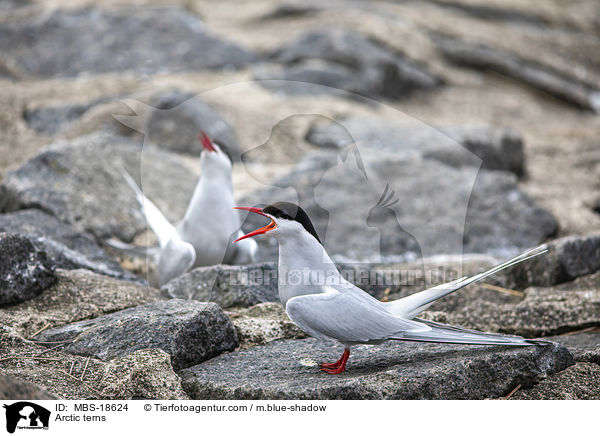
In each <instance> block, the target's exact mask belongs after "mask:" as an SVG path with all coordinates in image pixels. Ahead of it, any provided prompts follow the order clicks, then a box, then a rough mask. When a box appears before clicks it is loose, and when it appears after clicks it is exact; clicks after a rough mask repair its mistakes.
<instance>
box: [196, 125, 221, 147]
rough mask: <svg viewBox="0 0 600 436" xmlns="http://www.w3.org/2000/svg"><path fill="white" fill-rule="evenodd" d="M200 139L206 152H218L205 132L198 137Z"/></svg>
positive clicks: (201, 132)
mask: <svg viewBox="0 0 600 436" xmlns="http://www.w3.org/2000/svg"><path fill="white" fill-rule="evenodd" d="M198 139H199V140H200V142H201V143H202V148H204V149H205V150H207V151H217V150H216V149H215V146H214V145H213V143H212V141H211V140H210V138H209V137H208V135H207V134H206V133H204V131H202V130H201V131H200V134H199V135H198Z"/></svg>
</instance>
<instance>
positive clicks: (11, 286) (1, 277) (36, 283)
mask: <svg viewBox="0 0 600 436" xmlns="http://www.w3.org/2000/svg"><path fill="white" fill-rule="evenodd" d="M0 259H1V261H0V307H2V306H7V305H11V304H16V303H20V302H22V301H26V300H30V299H32V298H34V297H36V296H38V295H40V294H41V293H42V292H44V290H46V289H47V288H48V287H50V286H52V284H54V282H55V281H56V277H55V275H54V265H52V263H51V262H50V261H49V259H48V257H47V255H46V253H45V252H43V251H40V250H38V249H37V248H36V247H35V246H34V245H33V244H32V243H31V242H30V241H29V240H28V239H27V238H25V237H23V236H20V235H15V234H10V233H0Z"/></svg>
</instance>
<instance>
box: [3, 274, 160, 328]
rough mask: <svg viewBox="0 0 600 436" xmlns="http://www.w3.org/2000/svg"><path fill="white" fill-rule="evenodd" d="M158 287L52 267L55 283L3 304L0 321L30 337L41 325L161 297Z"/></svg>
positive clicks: (54, 324)
mask: <svg viewBox="0 0 600 436" xmlns="http://www.w3.org/2000/svg"><path fill="white" fill-rule="evenodd" d="M161 299H162V297H161V295H160V293H159V292H158V290H156V289H153V288H150V287H148V286H142V285H140V284H137V283H131V282H125V281H121V280H115V279H113V278H110V277H106V276H102V275H98V274H94V273H92V272H90V271H87V270H70V271H65V270H60V269H58V270H56V283H55V284H54V285H52V286H50V287H49V288H48V289H46V290H45V291H44V292H43V293H42V294H41V295H39V296H37V297H36V298H33V299H32V300H28V301H25V302H22V303H20V304H16V305H13V306H10V307H5V308H4V309H3V310H2V311H0V324H4V325H9V326H11V328H13V329H14V330H15V331H17V332H18V333H20V334H21V335H23V337H30V336H31V335H33V334H34V333H35V332H37V331H39V330H40V329H42V328H44V327H46V328H47V327H48V326H50V327H57V326H61V325H65V324H70V323H73V322H77V321H81V320H84V319H90V318H95V317H98V316H101V315H105V314H108V313H112V312H115V311H118V310H123V309H127V308H129V307H135V306H139V305H140V304H146V303H151V302H154V301H158V300H161Z"/></svg>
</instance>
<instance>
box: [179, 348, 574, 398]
mask: <svg viewBox="0 0 600 436" xmlns="http://www.w3.org/2000/svg"><path fill="white" fill-rule="evenodd" d="M338 352H340V353H341V347H338V346H334V347H332V346H331V344H329V343H322V342H319V341H317V340H315V339H304V340H285V341H276V342H272V343H270V344H267V345H262V346H258V347H254V348H251V349H248V350H243V351H238V352H234V353H230V354H227V355H223V356H219V357H217V358H215V359H212V360H211V361H209V362H205V363H203V364H201V365H196V366H194V367H191V368H188V369H185V370H183V371H180V372H179V375H180V376H181V378H182V380H183V388H184V389H185V391H186V392H187V393H188V395H189V396H190V397H191V398H193V399H209V398H210V399H261V400H265V399H482V398H494V397H499V396H501V395H506V394H508V393H509V392H510V391H511V390H512V389H513V388H514V387H515V386H516V385H517V384H521V385H522V386H524V387H527V386H532V385H533V384H535V383H536V382H538V381H539V380H540V379H541V378H542V377H544V376H547V375H550V374H554V373H556V372H559V371H561V370H563V369H565V368H567V367H568V366H570V365H573V363H574V361H573V357H572V356H571V355H570V353H569V352H568V351H567V350H566V349H565V348H564V347H562V346H560V345H558V344H552V345H549V346H533V347H524V348H518V349H517V348H502V347H485V346H459V345H441V344H420V343H387V344H385V345H381V346H357V347H355V348H354V349H353V352H352V356H351V358H350V362H349V365H348V366H347V369H346V372H345V373H344V374H342V375H339V376H331V375H329V374H325V373H323V372H321V371H320V370H319V368H318V363H317V362H320V361H321V360H325V361H334V360H337V358H338V357H339V355H338Z"/></svg>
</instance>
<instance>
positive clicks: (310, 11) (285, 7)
mask: <svg viewBox="0 0 600 436" xmlns="http://www.w3.org/2000/svg"><path fill="white" fill-rule="evenodd" d="M321 10H322V5H321V4H320V3H314V4H306V3H281V4H279V5H277V6H276V7H275V8H273V10H271V11H269V12H268V13H267V14H265V15H263V16H262V17H261V19H262V20H278V19H282V18H298V17H307V16H313V15H316V14H318V13H319V12H320V11H321Z"/></svg>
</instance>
